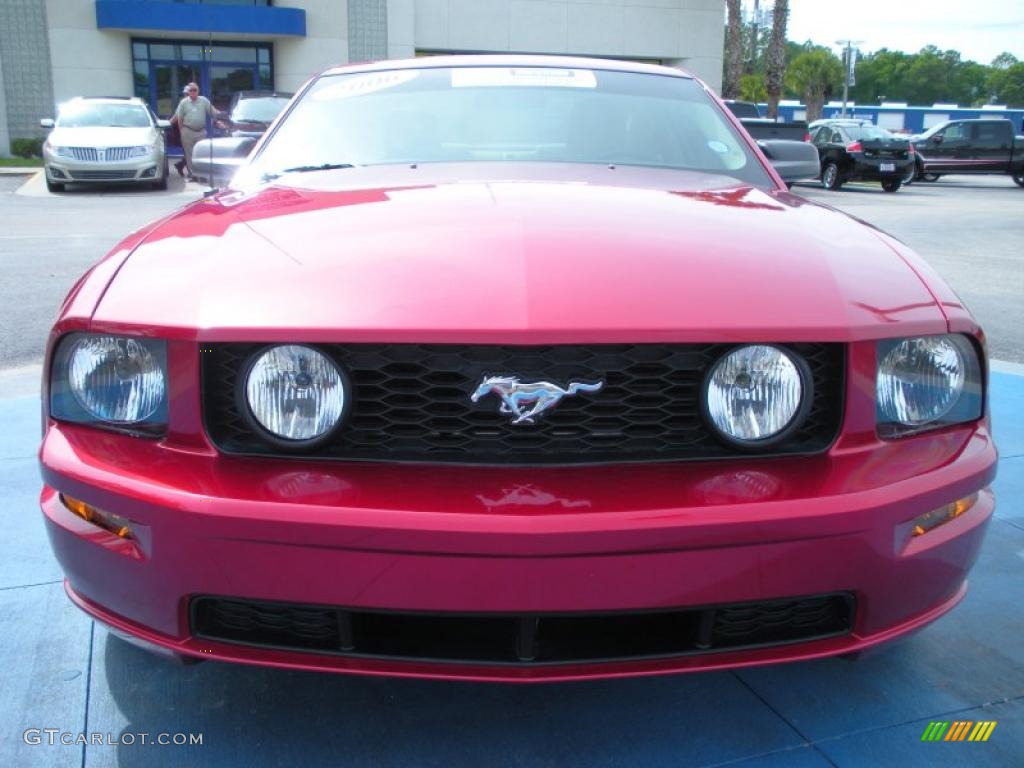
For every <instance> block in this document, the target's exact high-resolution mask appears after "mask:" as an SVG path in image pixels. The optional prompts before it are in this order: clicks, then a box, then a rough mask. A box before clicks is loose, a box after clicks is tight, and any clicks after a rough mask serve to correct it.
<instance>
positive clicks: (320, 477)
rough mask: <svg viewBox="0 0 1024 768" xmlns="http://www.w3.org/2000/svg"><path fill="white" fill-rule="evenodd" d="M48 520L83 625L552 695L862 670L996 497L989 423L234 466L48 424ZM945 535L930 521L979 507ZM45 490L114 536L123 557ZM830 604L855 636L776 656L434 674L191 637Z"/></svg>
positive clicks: (950, 588) (268, 659)
mask: <svg viewBox="0 0 1024 768" xmlns="http://www.w3.org/2000/svg"><path fill="white" fill-rule="evenodd" d="M40 456H41V461H42V467H43V476H44V480H45V483H46V485H45V487H44V489H43V492H42V498H41V503H42V508H43V512H44V514H45V517H46V522H47V529H48V532H49V536H50V539H51V542H52V544H53V547H54V550H55V552H56V554H57V557H58V559H59V561H60V562H61V564H62V566H63V568H64V570H65V573H66V574H67V579H68V590H69V594H70V595H71V597H72V599H73V600H74V601H75V603H76V604H77V605H79V607H81V608H83V609H84V610H85V611H87V612H88V613H90V614H91V615H93V616H94V617H96V618H97V619H99V620H101V621H103V622H105V623H106V624H108V625H110V626H111V627H113V628H114V629H115V630H116V631H118V632H120V633H122V634H126V635H129V636H131V637H133V638H135V639H136V640H139V641H141V642H143V643H145V644H147V645H150V646H153V647H156V648H162V649H165V650H169V651H173V652H175V653H178V654H185V655H192V656H196V657H199V658H207V659H209V658H214V659H222V660H229V661H240V662H248V663H254V664H263V665H271V666H281V667H288V668H299V669H317V670H334V671H347V672H356V673H365V674H391V675H404V676H417V677H436V678H460V679H472V680H517V681H530V680H549V681H553V680H566V679H580V678H592V677H611V676H627V675H637V674H656V673H665V672H679V671H689V670H699V669H717V668H723V667H736V666H743V665H750V664H760V663H767V662H776V661H788V660H797V659H809V658H817V657H821V656H827V655H832V654H839V653H847V652H853V651H858V650H861V649H863V648H867V647H869V646H872V645H875V644H877V643H880V642H883V641H886V640H889V639H892V638H894V637H897V636H899V635H902V634H905V633H907V632H909V631H912V630H915V629H917V628H919V627H921V626H923V625H925V624H927V623H928V622H930V621H932V620H934V619H935V618H937V617H938V616H940V615H941V614H942V613H944V612H945V611H947V610H949V609H950V608H951V607H953V605H955V604H956V602H957V601H958V600H959V599H960V598H961V597H962V595H963V593H964V590H965V579H966V575H967V572H968V570H969V569H970V567H971V565H972V564H973V562H974V560H975V558H976V556H977V553H978V550H979V547H980V545H981V541H982V537H983V534H984V530H985V527H986V525H987V523H988V521H989V519H990V517H991V514H992V511H993V508H994V501H993V498H992V495H991V493H990V492H989V491H988V490H987V486H988V484H989V483H990V482H991V480H992V478H993V477H994V474H995V466H996V452H995V448H994V446H993V444H992V441H991V438H990V435H989V433H988V431H987V428H986V427H985V426H984V425H973V426H970V427H962V428H956V429H949V430H945V431H943V432H942V433H936V434H932V435H930V436H928V437H927V438H926V439H919V438H915V439H908V440H905V441H901V442H894V443H878V444H876V445H873V446H871V447H870V450H836V449H834V450H833V451H832V452H830V453H829V454H825V455H821V456H815V457H801V458H779V459H768V460H758V461H746V462H743V463H739V462H702V463H688V464H664V465H656V466H621V467H560V468H545V469H536V468H533V469H530V468H494V467H453V466H448V467H437V466H425V465H420V466H416V465H402V466H392V465H373V464H355V463H339V462H297V461H288V460H276V459H253V458H244V459H243V458H232V457H227V456H219V455H216V454H215V453H212V452H205V451H185V450H180V449H174V448H169V447H167V446H165V445H162V444H161V443H158V442H154V441H148V440H140V439H136V438H131V437H126V436H120V435H115V434H111V433H107V432H101V431H97V430H94V429H90V428H87V427H80V426H75V425H67V424H56V423H54V422H50V425H49V428H48V430H47V434H46V437H45V439H44V442H43V446H42V449H41V454H40ZM979 490H980V493H979V497H978V502H977V504H975V506H974V507H973V508H971V509H970V510H969V511H968V512H966V513H965V514H964V515H962V516H961V517H959V518H957V519H955V520H952V521H951V522H948V523H946V524H944V525H942V526H940V527H938V528H936V529H935V530H933V531H931V532H930V533H928V534H926V535H924V536H920V537H912V536H911V531H910V527H911V521H912V520H913V519H914V518H915V517H916V516H918V515H920V514H923V513H924V512H927V511H930V510H933V509H936V508H938V507H941V506H943V505H944V504H947V503H949V502H951V501H953V500H955V499H958V498H962V497H964V496H967V495H969V494H971V493H973V492H975V491H979ZM59 493H65V494H67V495H69V496H72V497H75V498H78V499H82V500H84V501H86V502H87V503H89V504H92V505H94V506H96V507H98V508H100V509H102V510H105V511H108V512H112V513H114V514H117V515H121V516H123V517H127V518H129V519H130V520H131V521H132V527H133V531H134V536H135V538H134V539H132V540H125V539H119V538H117V537H115V536H113V535H112V534H108V533H106V532H105V531H103V530H101V529H98V528H96V527H94V526H92V525H90V524H88V523H85V522H84V521H83V520H81V519H80V518H78V517H76V516H75V515H74V514H72V513H71V512H70V511H69V510H68V509H67V508H66V507H65V506H64V505H63V504H62V502H61V501H60V498H59ZM824 593H845V594H851V595H853V596H854V597H855V600H856V614H855V616H854V619H853V625H852V628H851V631H849V632H845V633H843V634H841V635H839V636H833V637H827V638H822V639H815V640H811V641H807V642H796V643H790V644H784V645H773V646H770V647H762V648H754V649H746V650H729V651H721V652H716V653H703V654H701V653H697V654H687V655H679V656H664V657H660V658H643V659H631V660H616V661H604V662H586V663H564V664H530V663H522V664H504V665H499V664H488V663H474V662H470V661H464V662H461V663H448V662H444V663H442V662H437V661H430V662H426V661H423V660H413V659H403V658H373V657H367V656H363V655H359V654H347V653H344V652H337V653H316V652H300V651H295V650H288V649H281V648H272V647H252V646H245V645H239V644H236V643H231V642H218V641H211V640H208V639H203V638H201V637H197V636H196V635H195V634H194V632H193V629H192V626H191V624H190V604H191V601H192V599H193V598H195V597H198V596H206V595H216V596H223V597H229V598H230V597H235V598H239V599H251V600H256V601H279V602H284V603H302V604H316V605H323V606H341V607H345V608H348V609H353V610H361V609H362V610H374V611H403V612H417V613H421V612H434V613H438V614H451V613H469V614H485V615H494V614H501V613H515V614H523V613H526V614H539V615H543V614H548V613H567V612H568V613H578V612H590V613H595V612H596V613H600V612H613V611H614V612H619V611H643V610H662V609H678V608H684V607H688V606H705V605H717V604H727V603H742V602H745V601H757V600H767V599H776V598H784V597H790V596H801V595H812V594H824Z"/></svg>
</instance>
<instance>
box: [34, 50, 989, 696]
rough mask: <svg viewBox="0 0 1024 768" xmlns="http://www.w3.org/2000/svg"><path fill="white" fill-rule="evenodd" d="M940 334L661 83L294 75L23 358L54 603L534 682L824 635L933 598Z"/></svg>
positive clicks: (980, 367)
mask: <svg viewBox="0 0 1024 768" xmlns="http://www.w3.org/2000/svg"><path fill="white" fill-rule="evenodd" d="M986 379H987V367H986V358H985V346H984V337H983V335H982V332H981V330H980V329H979V327H978V326H977V324H976V323H975V322H974V320H973V319H972V318H971V316H970V314H969V313H968V312H967V310H966V309H965V308H964V307H963V305H962V304H961V303H960V301H959V300H958V299H957V297H956V295H955V294H954V293H953V292H952V291H951V290H950V289H949V288H948V287H947V286H946V285H945V284H944V283H943V282H942V280H941V279H940V278H939V277H938V276H937V275H936V274H935V273H934V272H933V271H932V270H931V269H929V267H928V266H927V265H926V264H925V263H924V262H923V261H922V260H921V259H920V258H918V257H917V256H915V255H914V254H913V253H911V252H910V251H909V250H908V249H907V248H906V247H905V246H904V245H903V244H901V243H900V242H898V241H896V240H894V239H893V238H891V237H889V236H887V235H885V234H883V233H881V232H879V231H876V230H874V229H872V228H870V227H868V226H866V225H864V224H862V223H860V222H858V221H855V220H853V219H851V218H849V217H847V216H845V215H842V214H840V213H837V212H835V211H832V210H829V209H826V208H824V207H821V206H818V205H814V204H811V203H808V202H807V201H806V200H803V199H801V198H799V197H795V196H793V195H791V194H789V193H788V192H787V191H786V188H785V185H784V184H783V183H782V181H781V179H780V178H779V177H778V176H777V175H776V174H775V172H774V171H773V170H772V168H771V167H770V166H769V165H767V164H766V161H765V159H764V157H763V155H762V154H761V153H760V152H759V150H758V149H757V147H756V145H755V144H754V143H753V142H752V141H751V140H750V139H749V138H748V137H747V136H746V134H745V133H744V132H743V131H742V129H741V128H740V126H739V125H738V123H737V122H736V121H735V120H734V119H732V117H731V116H730V115H729V113H728V112H727V111H726V110H725V109H724V108H723V107H722V105H721V103H720V102H719V101H718V100H717V99H716V98H715V97H714V96H712V95H710V93H709V92H708V90H707V89H706V88H705V87H704V86H703V85H702V84H701V83H700V82H699V81H697V80H695V79H693V78H691V77H689V76H688V75H686V74H684V73H682V72H679V71H676V70H672V69H666V68H661V67H653V66H643V65H634V64H626V63H613V62H608V61H592V60H584V59H554V58H539V57H538V58H535V57H467V58H431V59H424V60H419V61H416V62H384V63H380V64H374V65H366V66H354V67H346V68H341V69H336V70H331V71H328V72H325V73H324V74H322V75H320V76H319V77H317V78H315V79H313V80H312V81H311V82H310V83H309V84H308V85H307V86H306V87H305V88H304V89H303V91H302V92H301V93H300V94H298V95H297V96H296V97H295V99H294V100H293V102H292V103H291V104H290V106H289V107H288V108H287V109H286V111H285V112H284V113H283V115H282V116H281V117H279V118H278V120H277V121H276V123H275V125H274V126H273V127H272V128H271V129H270V131H268V133H267V134H266V135H265V136H264V137H263V139H262V140H261V141H260V143H259V144H258V145H257V147H256V148H255V150H254V152H253V154H252V155H251V157H250V159H249V160H248V161H247V164H246V165H245V166H244V167H243V168H242V169H241V170H240V172H239V173H238V175H237V176H236V178H235V180H234V182H233V184H232V185H231V187H230V188H229V189H226V190H224V191H222V192H220V193H218V194H216V195H214V196H211V197H209V198H207V199H204V200H201V201H199V202H196V203H194V204H192V205H190V206H188V207H186V208H185V209H184V210H182V211H180V212H178V213H176V214H175V215H172V216H170V217H169V218H167V219H165V220H163V221H160V222H157V223H155V224H153V225H151V226H148V227H146V228H144V229H143V230H140V231H138V232H136V233H134V234H132V235H130V236H129V237H128V238H127V239H125V240H124V241H123V242H122V243H121V244H120V245H119V246H117V247H116V248H115V249H114V251H113V252H112V253H110V254H109V255H108V256H107V257H106V258H105V259H103V260H102V261H100V262H99V263H98V264H97V265H96V266H95V267H94V268H93V269H92V270H91V271H90V272H89V273H88V274H87V275H86V276H85V277H83V278H82V280H81V281H80V282H79V283H78V284H77V285H76V286H75V288H74V289H73V290H72V292H71V294H70V296H69V297H68V299H67V300H66V302H65V304H64V306H63V307H62V309H61V312H60V317H59V319H58V321H57V323H56V325H55V327H54V329H53V332H52V335H51V337H50V340H49V346H48V353H47V365H46V374H45V384H44V386H45V392H44V403H45V409H46V418H45V437H44V439H43V444H42V448H41V452H40V459H41V462H42V470H43V477H44V480H45V485H44V488H43V491H42V510H43V513H44V515H45V518H46V522H47V527H48V530H49V535H50V539H51V541H52V544H53V548H54V550H55V552H56V555H57V557H58V559H59V560H60V562H61V564H62V566H63V567H64V570H65V572H66V574H67V591H68V594H69V595H70V597H71V599H72V600H73V601H74V602H75V603H76V604H77V605H78V606H79V607H81V608H82V609H83V610H84V611H86V612H87V613H89V614H90V615H91V616H93V617H95V618H96V619H97V620H99V621H101V622H103V623H105V624H107V625H108V626H110V627H111V628H112V629H113V630H114V631H115V632H117V633H119V634H122V635H124V636H126V637H130V638H132V639H134V640H135V641H137V642H140V643H142V644H144V645H147V646H148V647H151V648H153V649H156V650H163V651H165V652H170V653H173V654H177V655H179V656H192V657H198V658H213V659H221V660H226V661H239V662H248V663H252V664H263V665H272V666H278V667H291V668H301V669H318V670H334V671H345V672H355V673H368V674H388V675H406V676H418V677H439V678H440V677H445V678H462V679H472V680H519V681H532V680H566V679H573V678H591V677H610V676H624V675H637V674H652V673H664V672H680V671H687V670H700V669H716V668H722V667H738V666H743V665H750V664H762V663H766V662H777V661H789V660H795V659H810V658H817V657H822V656H828V655H833V654H846V653H853V652H856V651H860V650H862V649H865V648H867V647H869V646H873V645H876V644H878V643H880V642H883V641H887V640H890V639H893V638H895V637H898V636H900V635H904V634H906V633H908V632H911V631H913V630H915V629H918V628H920V627H922V626H924V625H925V624H927V623H928V622H930V621H933V620H934V619H936V618H938V617H939V616H941V615H942V614H943V613H945V612H946V611H948V610H950V609H951V608H952V607H953V606H954V605H956V603H957V602H958V601H959V600H960V599H961V598H962V597H963V595H964V592H965V590H966V584H967V582H966V576H967V573H968V571H969V569H970V567H971V565H972V563H973V562H974V560H975V558H976V556H977V553H978V549H979V547H980V545H981V542H982V537H983V534H984V531H985V527H986V525H987V523H988V521H989V519H990V517H991V515H992V511H993V498H992V494H991V492H990V490H989V484H990V483H991V481H992V479H993V476H994V474H995V467H996V449H995V447H994V446H993V443H992V437H991V433H990V429H989V418H988V411H987V403H986Z"/></svg>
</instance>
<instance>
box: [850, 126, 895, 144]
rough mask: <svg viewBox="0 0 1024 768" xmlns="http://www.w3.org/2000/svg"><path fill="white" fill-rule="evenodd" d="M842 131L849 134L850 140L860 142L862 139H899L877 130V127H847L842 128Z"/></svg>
mask: <svg viewBox="0 0 1024 768" xmlns="http://www.w3.org/2000/svg"><path fill="white" fill-rule="evenodd" d="M844 130H845V131H846V133H847V134H849V136H850V138H851V139H854V140H857V141H860V140H862V139H869V140H870V139H896V138H899V137H898V136H896V134H894V133H890V132H889V131H887V130H885V128H879V127H878V126H877V125H870V124H865V125H847V126H844Z"/></svg>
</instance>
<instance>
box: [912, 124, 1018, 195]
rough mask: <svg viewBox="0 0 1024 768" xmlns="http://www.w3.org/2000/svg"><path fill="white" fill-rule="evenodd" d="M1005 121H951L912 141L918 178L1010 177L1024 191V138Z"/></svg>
mask: <svg viewBox="0 0 1024 768" xmlns="http://www.w3.org/2000/svg"><path fill="white" fill-rule="evenodd" d="M1014 134H1015V131H1014V125H1013V123H1011V122H1010V121H1009V120H1005V119H1003V118H982V119H978V120H948V121H946V122H945V123H939V124H938V125H936V126H935V127H934V128H931V129H929V130H928V131H926V132H925V133H923V134H921V135H920V136H915V137H914V138H913V139H912V142H913V144H914V148H915V149H916V150H917V175H918V178H921V179H924V180H925V181H936V180H937V179H938V178H939V177H940V176H942V175H943V174H945V173H972V174H973V173H998V174H1009V175H1010V176H1012V177H1013V180H1014V181H1015V182H1017V184H1019V185H1020V186H1022V187H1024V136H1015V135H1014Z"/></svg>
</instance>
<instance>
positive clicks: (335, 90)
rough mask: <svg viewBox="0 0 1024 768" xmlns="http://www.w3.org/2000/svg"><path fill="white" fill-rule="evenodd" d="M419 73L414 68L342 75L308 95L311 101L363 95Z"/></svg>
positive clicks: (406, 79)
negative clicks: (330, 83)
mask: <svg viewBox="0 0 1024 768" xmlns="http://www.w3.org/2000/svg"><path fill="white" fill-rule="evenodd" d="M419 76H420V73H419V72H418V71H416V70H414V69H405V70H393V71H390V72H368V73H367V74H365V75H343V76H341V77H339V78H338V82H337V83H334V84H333V85H329V86H327V87H326V88H321V89H320V90H319V91H317V92H316V93H314V94H312V95H311V96H310V98H311V99H313V101H333V100H334V99H347V98H349V97H351V96H363V95H364V94H367V93H373V92H375V91H383V90H385V89H387V88H394V87H395V86H396V85H401V84H402V83H408V82H409V81H410V80H415V79H416V78H417V77H419Z"/></svg>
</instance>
